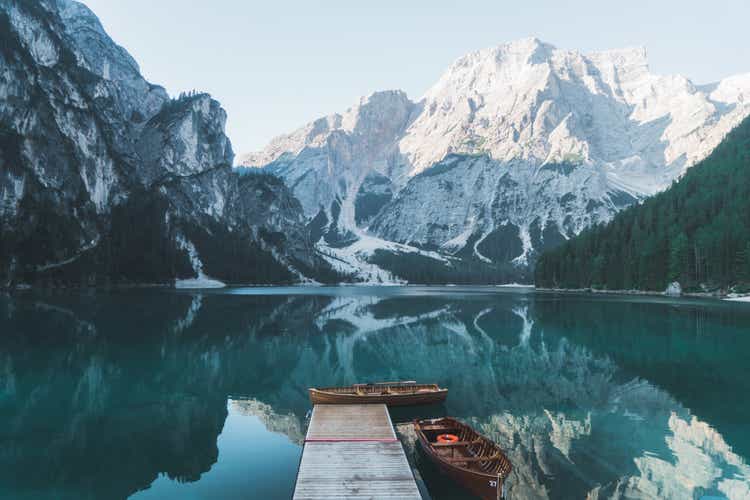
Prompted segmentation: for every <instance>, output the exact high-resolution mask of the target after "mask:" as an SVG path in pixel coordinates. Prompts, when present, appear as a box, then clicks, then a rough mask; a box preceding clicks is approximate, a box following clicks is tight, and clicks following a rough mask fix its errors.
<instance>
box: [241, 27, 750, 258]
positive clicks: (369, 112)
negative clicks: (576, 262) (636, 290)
mask: <svg viewBox="0 0 750 500" xmlns="http://www.w3.org/2000/svg"><path fill="white" fill-rule="evenodd" d="M748 97H750V74H746V75H740V76H736V77H731V78H727V79H724V80H722V81H720V82H717V83H715V84H712V85H702V86H699V85H695V84H693V83H692V82H691V81H690V80H689V79H687V78H685V77H682V76H660V75H655V74H653V73H651V72H650V70H649V68H648V62H647V58H646V52H645V50H644V49H640V48H633V49H622V50H613V51H607V52H599V53H593V54H582V53H580V52H577V51H570V50H561V49H557V48H555V47H553V46H551V45H549V44H546V43H544V42H542V41H540V40H538V39H535V38H530V39H524V40H519V41H516V42H512V43H508V44H504V45H501V46H498V47H494V48H490V49H485V50H480V51H477V52H474V53H472V54H469V55H467V56H465V57H463V58H461V59H459V60H458V61H456V62H455V63H454V64H453V65H452V66H451V67H450V68H449V69H448V71H447V72H446V73H445V74H444V75H443V76H442V78H440V80H439V81H438V82H437V83H436V84H435V85H434V86H433V87H432V88H431V89H430V90H428V91H427V93H426V94H425V96H424V97H423V98H422V99H421V100H420V101H418V102H412V101H411V100H410V99H409V98H408V97H407V96H406V95H405V94H404V93H403V92H400V91H388V92H378V93H375V94H372V95H370V96H368V97H365V98H362V99H361V100H360V102H359V103H357V104H356V105H355V106H354V107H352V108H351V109H349V110H347V111H346V112H344V113H341V114H334V115H331V116H328V117H325V118H321V119H319V120H316V121H314V122H312V123H310V124H308V125H306V126H304V127H302V128H300V129H298V130H297V131H295V132H292V133H291V134H288V135H284V136H281V137H278V138H276V139H274V140H273V141H272V142H271V143H270V144H269V145H268V147H267V148H266V149H265V150H263V151H261V152H258V153H253V154H249V155H246V156H244V157H243V158H242V160H241V163H242V164H244V165H247V166H250V167H260V168H263V169H265V170H267V171H270V172H272V173H274V174H277V175H279V176H281V177H282V178H284V180H285V182H286V183H287V185H288V186H289V187H290V189H292V190H293V192H294V194H295V196H297V197H298V198H299V199H300V201H301V203H302V205H303V208H304V211H305V215H306V216H307V217H308V219H313V218H317V219H318V221H321V220H322V221H323V225H324V228H323V229H324V230H323V231H321V234H325V233H326V231H327V232H328V234H329V235H330V234H331V233H333V236H332V237H331V236H329V237H327V238H324V240H322V241H321V242H320V245H322V246H325V247H331V246H340V245H342V244H344V243H347V242H350V241H351V240H352V239H354V238H352V235H354V236H355V237H356V235H357V234H358V233H359V234H362V233H364V234H366V235H368V236H370V237H376V238H380V239H382V240H386V241H393V242H396V243H400V244H407V245H411V246H414V247H416V248H420V249H426V250H436V251H439V252H441V253H443V254H447V255H453V256H460V257H462V258H468V259H471V260H475V261H478V262H487V263H493V264H497V263H508V262H511V263H513V264H514V265H516V266H521V267H523V266H526V265H530V264H533V262H534V258H535V256H536V255H537V254H538V252H539V251H540V250H542V249H545V248H549V247H553V246H556V245H557V244H559V243H560V242H562V241H564V240H566V239H568V238H569V237H571V236H573V235H576V234H578V233H580V232H581V231H582V230H583V229H585V228H587V227H590V226H592V225H595V224H598V223H601V222H606V221H608V220H610V219H611V218H612V216H613V215H614V214H615V213H617V212H618V211H620V210H621V209H622V208H624V207H626V206H628V205H630V204H632V203H634V202H637V201H638V200H640V199H643V198H644V197H646V196H650V195H652V194H654V193H656V192H658V191H661V190H662V189H664V188H666V187H668V186H669V185H670V184H671V182H672V181H674V180H675V179H677V178H678V177H679V176H680V175H681V174H682V173H683V172H684V171H685V169H687V168H689V167H690V166H692V165H693V164H695V163H696V162H697V161H699V160H701V159H703V158H704V157H705V156H706V155H708V154H709V153H710V152H711V151H712V150H713V148H715V147H716V146H717V145H718V143H719V142H720V140H721V139H722V138H723V137H724V135H726V134H727V133H728V132H729V131H730V130H731V129H732V128H733V127H735V126H736V125H737V124H738V123H739V122H740V121H741V120H742V119H743V118H744V117H745V116H747V115H748V114H750V99H748ZM347 235H348V236H347Z"/></svg>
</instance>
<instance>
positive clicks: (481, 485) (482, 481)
mask: <svg viewBox="0 0 750 500" xmlns="http://www.w3.org/2000/svg"><path fill="white" fill-rule="evenodd" d="M420 444H421V443H420ZM421 446H422V450H423V451H424V453H425V455H427V457H428V458H429V459H430V462H432V463H433V465H434V466H435V467H436V468H437V469H438V470H439V471H440V473H441V474H442V475H444V476H447V477H449V478H450V479H451V480H453V481H454V482H456V483H458V484H460V485H461V486H462V487H463V488H464V489H466V490H468V491H470V492H471V493H472V494H473V495H475V496H477V497H479V498H481V499H482V500H499V499H502V498H505V496H504V494H503V481H502V479H500V478H498V477H497V476H490V475H486V474H478V473H469V472H466V471H464V470H461V469H459V468H457V467H454V466H451V465H450V464H446V463H445V462H443V461H442V460H440V459H439V458H438V457H436V456H435V454H434V453H432V452H431V449H430V448H429V447H427V446H425V445H423V444H422V445H421Z"/></svg>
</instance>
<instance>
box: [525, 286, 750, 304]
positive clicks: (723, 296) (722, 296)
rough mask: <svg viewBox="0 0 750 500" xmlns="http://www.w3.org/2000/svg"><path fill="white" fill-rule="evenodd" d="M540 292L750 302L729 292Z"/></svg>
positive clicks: (749, 296)
mask: <svg viewBox="0 0 750 500" xmlns="http://www.w3.org/2000/svg"><path fill="white" fill-rule="evenodd" d="M535 290H538V291H540V292H552V293H584V294H591V295H597V294H600V295H623V296H643V297H667V298H674V299H679V298H692V299H718V300H728V301H734V302H746V301H750V294H747V295H746V294H736V293H727V292H683V293H681V294H679V295H677V294H668V293H666V292H657V291H650V290H597V289H595V288H543V287H535Z"/></svg>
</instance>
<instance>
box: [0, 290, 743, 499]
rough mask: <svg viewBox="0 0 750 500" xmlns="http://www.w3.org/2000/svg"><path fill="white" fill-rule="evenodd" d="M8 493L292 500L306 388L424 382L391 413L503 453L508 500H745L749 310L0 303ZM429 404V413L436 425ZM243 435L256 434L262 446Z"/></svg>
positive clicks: (201, 299) (486, 301)
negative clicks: (466, 435)
mask: <svg viewBox="0 0 750 500" xmlns="http://www.w3.org/2000/svg"><path fill="white" fill-rule="evenodd" d="M0 332H1V333H0V498H14V499H15V498H35V499H36V498H126V497H128V496H130V495H134V494H136V495H135V496H136V498H140V497H143V498H149V497H154V498H156V497H158V498H164V497H169V496H173V497H174V498H185V497H191V498H219V497H227V498H230V497H237V498H240V497H248V496H250V497H255V498H288V497H289V495H290V492H291V491H292V488H293V485H294V473H295V471H296V466H297V461H298V460H299V454H300V449H301V448H300V446H301V443H302V440H303V437H304V433H305V417H306V414H307V412H308V411H309V409H310V404H309V401H308V398H307V388H308V387H310V386H323V385H344V384H349V383H353V382H361V381H375V380H386V379H387V380H398V379H402V380H403V379H414V380H420V381H429V382H433V381H434V382H437V383H439V384H441V385H444V386H447V387H448V388H449V389H450V394H449V396H448V400H447V403H446V404H445V405H444V406H440V407H438V408H428V409H410V410H402V411H396V412H394V416H395V418H397V419H400V420H401V423H399V424H398V425H397V428H398V431H399V434H400V435H401V437H402V440H403V442H404V444H405V447H406V449H407V452H408V454H409V456H410V459H411V460H412V462H413V463H414V465H415V466H416V467H417V470H418V472H419V475H420V476H421V477H423V478H424V480H425V482H426V484H427V487H428V489H429V492H430V494H431V495H432V496H433V498H435V499H440V498H452V497H457V498H458V497H461V496H462V492H461V491H460V490H457V489H455V488H452V487H451V485H448V484H445V483H444V480H443V479H442V478H439V477H436V475H435V473H434V471H433V470H432V469H431V467H430V466H429V464H427V463H425V460H424V458H423V457H422V456H421V454H420V453H418V452H417V451H416V450H415V449H414V441H413V440H414V436H413V432H412V430H411V427H410V425H408V423H406V422H405V420H406V421H408V419H409V418H413V417H415V416H421V415H422V414H423V413H431V414H432V413H435V414H450V415H453V416H456V417H458V418H461V419H464V420H466V421H467V422H469V423H471V424H472V425H473V426H475V427H476V428H477V429H478V430H479V431H480V432H482V433H483V434H485V435H487V436H488V437H490V438H492V439H494V440H495V441H497V442H498V443H499V444H500V445H502V446H503V447H504V448H505V449H506V450H507V453H508V455H509V457H510V458H511V460H512V462H513V465H514V471H513V475H512V477H511V479H510V481H509V485H510V494H511V498H514V499H518V498H521V499H524V498H560V499H568V498H588V499H592V500H593V499H604V498H676V499H684V498H699V497H700V496H702V495H714V496H718V497H726V498H732V499H734V498H737V499H740V498H750V466H748V461H747V457H749V456H750V432H748V428H747V424H746V422H748V421H750V403H749V402H748V401H747V398H746V395H747V394H748V393H749V392H750V366H749V365H748V363H747V362H746V360H747V359H748V355H749V354H750V337H749V335H750V333H749V332H750V308H748V307H747V306H745V305H736V304H722V303H719V302H691V301H669V300H660V299H646V300H644V299H624V298H613V297H606V298H604V297H592V296H574V295H566V296H558V295H551V294H538V293H517V292H507V291H498V290H496V289H492V288H470V287H466V288H463V287H456V288H413V287H409V288H332V289H325V288H307V289H261V290H258V289H244V290H237V289H235V290H229V291H224V292H206V293H202V294H198V293H179V292H171V291H142V290H139V291H120V292H111V293H102V292H99V293H87V292H80V293H70V292H65V293H62V292H59V293H54V292H48V293H31V292H29V293H21V294H18V295H15V296H0ZM420 412H422V413H420ZM245 441H247V442H245Z"/></svg>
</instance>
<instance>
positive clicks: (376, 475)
mask: <svg viewBox="0 0 750 500" xmlns="http://www.w3.org/2000/svg"><path fill="white" fill-rule="evenodd" d="M329 498H400V499H405V500H406V499H415V500H418V499H421V498H422V497H421V495H420V494H419V489H418V488H417V483H416V481H415V480H414V474H413V473H412V471H411V467H410V466H409V462H408V461H407V460H406V454H405V453H404V449H403V447H402V446H401V443H400V442H399V440H398V438H397V437H396V433H395V431H394V430H393V424H392V422H391V416H390V415H389V414H388V409H387V408H386V406H385V405H381V404H376V405H315V407H314V408H313V413H312V418H311V419H310V427H309V428H308V430H307V437H306V438H305V446H304V449H303V451H302V460H301V462H300V466H299V472H298V473H297V484H296V486H295V489H294V499H295V500H303V499H329Z"/></svg>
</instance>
